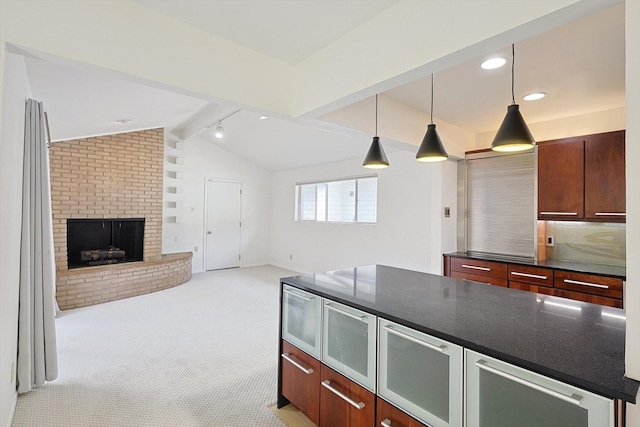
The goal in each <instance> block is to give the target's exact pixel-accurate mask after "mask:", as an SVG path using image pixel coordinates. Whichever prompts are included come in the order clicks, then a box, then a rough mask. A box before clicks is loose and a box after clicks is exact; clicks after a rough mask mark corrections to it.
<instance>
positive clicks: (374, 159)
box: [362, 136, 389, 169]
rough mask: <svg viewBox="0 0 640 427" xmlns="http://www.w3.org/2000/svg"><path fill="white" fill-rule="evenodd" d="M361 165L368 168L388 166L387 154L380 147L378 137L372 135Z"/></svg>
mask: <svg viewBox="0 0 640 427" xmlns="http://www.w3.org/2000/svg"><path fill="white" fill-rule="evenodd" d="M362 166H364V167H365V168H368V169H383V168H387V167H389V160H387V155H386V154H384V149H383V148H382V144H380V138H379V137H377V136H374V137H373V142H372V143H371V147H370V148H369V151H368V152H367V155H366V157H365V158H364V162H363V163H362Z"/></svg>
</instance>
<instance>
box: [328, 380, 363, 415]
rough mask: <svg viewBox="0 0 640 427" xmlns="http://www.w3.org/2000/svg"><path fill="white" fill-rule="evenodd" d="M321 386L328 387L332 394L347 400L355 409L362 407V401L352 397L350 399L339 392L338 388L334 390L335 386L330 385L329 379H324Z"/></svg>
mask: <svg viewBox="0 0 640 427" xmlns="http://www.w3.org/2000/svg"><path fill="white" fill-rule="evenodd" d="M321 384H322V387H324V388H326V389H328V390H329V391H330V392H332V393H333V394H335V395H336V396H338V397H340V398H341V399H342V400H344V401H345V402H347V403H348V404H349V405H351V406H353V407H354V408H356V409H362V408H364V402H360V403H358V402H356V401H355V400H353V399H350V398H349V397H348V396H346V395H344V394H342V393H340V392H339V391H338V390H336V389H335V388H333V387H331V381H329V380H324V381H322V383H321Z"/></svg>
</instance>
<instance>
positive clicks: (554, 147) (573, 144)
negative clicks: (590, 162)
mask: <svg viewBox="0 0 640 427" xmlns="http://www.w3.org/2000/svg"><path fill="white" fill-rule="evenodd" d="M538 219H541V220H577V219H584V139H582V138H568V139H561V140H556V141H548V142H544V143H540V144H539V145H538Z"/></svg>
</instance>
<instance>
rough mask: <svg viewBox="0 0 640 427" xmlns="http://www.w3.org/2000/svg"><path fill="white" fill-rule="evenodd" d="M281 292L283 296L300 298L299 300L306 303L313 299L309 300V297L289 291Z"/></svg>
mask: <svg viewBox="0 0 640 427" xmlns="http://www.w3.org/2000/svg"><path fill="white" fill-rule="evenodd" d="M282 292H284V293H285V294H288V295H291V296H294V297H296V298H300V299H301V300H303V301H307V302H309V301H313V300H314V299H315V298H313V297H311V298H309V297H305V296H304V295H300V294H297V293H295V292H293V291H290V290H289V289H283V290H282Z"/></svg>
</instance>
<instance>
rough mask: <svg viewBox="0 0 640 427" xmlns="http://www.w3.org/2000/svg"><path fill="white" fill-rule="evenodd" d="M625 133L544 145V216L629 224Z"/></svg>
mask: <svg viewBox="0 0 640 427" xmlns="http://www.w3.org/2000/svg"><path fill="white" fill-rule="evenodd" d="M625 188H626V187H625V131H623V130H622V131H616V132H607V133H601V134H595V135H586V136H580V137H574V138H566V139H559V140H555V141H545V142H541V143H539V144H538V219H540V220H556V221H557V220H569V221H571V220H583V221H601V222H625V220H626V216H625V209H626V206H625V204H626V198H625Z"/></svg>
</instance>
